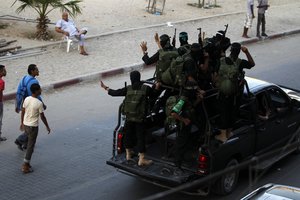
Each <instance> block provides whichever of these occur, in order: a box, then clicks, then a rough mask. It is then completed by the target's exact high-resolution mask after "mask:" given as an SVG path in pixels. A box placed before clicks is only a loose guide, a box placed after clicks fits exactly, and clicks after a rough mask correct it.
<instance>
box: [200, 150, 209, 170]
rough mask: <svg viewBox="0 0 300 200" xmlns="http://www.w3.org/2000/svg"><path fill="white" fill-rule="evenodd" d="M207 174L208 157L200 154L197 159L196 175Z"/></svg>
mask: <svg viewBox="0 0 300 200" xmlns="http://www.w3.org/2000/svg"><path fill="white" fill-rule="evenodd" d="M207 173H208V157H207V156H205V155H203V154H200V155H199V157H198V174H207Z"/></svg>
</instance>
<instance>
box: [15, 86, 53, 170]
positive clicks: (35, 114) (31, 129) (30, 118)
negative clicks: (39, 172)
mask: <svg viewBox="0 0 300 200" xmlns="http://www.w3.org/2000/svg"><path fill="white" fill-rule="evenodd" d="M30 91H31V93H32V95H31V96H29V97H26V99H25V100H24V103H23V107H22V113H21V125H20V130H21V131H25V133H26V134H27V135H28V146H27V151H26V155H25V158H24V163H23V165H22V172H23V173H25V174H26V173H29V172H32V171H33V170H32V167H31V165H30V160H31V156H32V153H33V151H34V146H35V142H36V138H37V135H38V130H39V116H40V117H41V119H42V121H43V123H44V124H45V126H46V128H47V131H48V134H49V133H50V131H51V130H50V128H49V125H48V122H47V119H46V117H45V115H44V107H43V103H42V102H41V101H40V100H39V99H38V97H39V96H40V95H41V93H42V89H41V87H40V85H39V84H36V83H34V84H32V85H31V87H30Z"/></svg>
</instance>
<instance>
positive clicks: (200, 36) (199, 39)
mask: <svg viewBox="0 0 300 200" xmlns="http://www.w3.org/2000/svg"><path fill="white" fill-rule="evenodd" d="M197 30H198V31H199V34H198V43H199V44H200V45H201V48H202V47H203V41H202V30H201V28H197Z"/></svg>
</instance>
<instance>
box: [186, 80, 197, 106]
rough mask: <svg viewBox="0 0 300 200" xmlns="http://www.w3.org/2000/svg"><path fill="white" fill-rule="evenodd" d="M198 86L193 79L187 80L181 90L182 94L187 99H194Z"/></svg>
mask: <svg viewBox="0 0 300 200" xmlns="http://www.w3.org/2000/svg"><path fill="white" fill-rule="evenodd" d="M198 88H199V86H198V84H197V83H196V82H194V81H187V82H186V84H185V86H184V90H183V92H182V95H183V96H185V97H187V98H188V99H189V100H191V101H192V100H195V99H196V98H197V90H198Z"/></svg>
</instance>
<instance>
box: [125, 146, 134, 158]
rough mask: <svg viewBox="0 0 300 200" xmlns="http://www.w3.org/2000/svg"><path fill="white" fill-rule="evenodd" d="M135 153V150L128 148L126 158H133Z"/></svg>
mask: <svg viewBox="0 0 300 200" xmlns="http://www.w3.org/2000/svg"><path fill="white" fill-rule="evenodd" d="M133 155H134V151H133V150H132V149H126V160H131V159H132V157H133Z"/></svg>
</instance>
